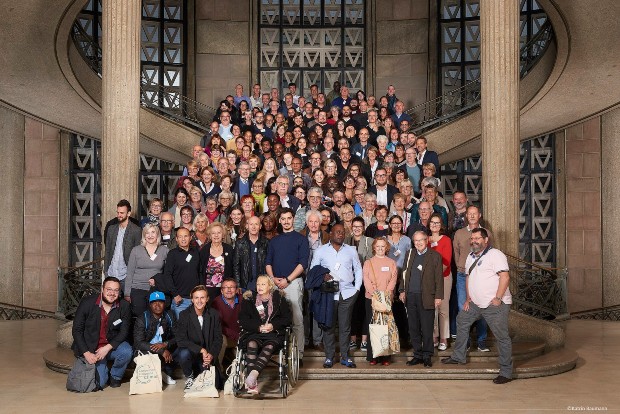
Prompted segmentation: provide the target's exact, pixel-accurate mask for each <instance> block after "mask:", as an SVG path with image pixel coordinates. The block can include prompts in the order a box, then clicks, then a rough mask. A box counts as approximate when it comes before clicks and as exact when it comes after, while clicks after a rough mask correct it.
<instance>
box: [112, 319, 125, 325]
mask: <svg viewBox="0 0 620 414" xmlns="http://www.w3.org/2000/svg"><path fill="white" fill-rule="evenodd" d="M121 323H123V321H122V320H121V319H117V320H115V321H114V322H112V325H114V326H117V325H120V324H121Z"/></svg>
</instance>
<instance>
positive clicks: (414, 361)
mask: <svg viewBox="0 0 620 414" xmlns="http://www.w3.org/2000/svg"><path fill="white" fill-rule="evenodd" d="M423 363H424V360H423V359H422V358H415V357H414V358H413V359H411V360H409V361H407V365H409V366H412V365H419V364H423Z"/></svg>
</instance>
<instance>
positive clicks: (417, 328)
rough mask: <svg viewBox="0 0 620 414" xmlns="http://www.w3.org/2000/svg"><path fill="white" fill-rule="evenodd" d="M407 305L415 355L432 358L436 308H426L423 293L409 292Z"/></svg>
mask: <svg viewBox="0 0 620 414" xmlns="http://www.w3.org/2000/svg"><path fill="white" fill-rule="evenodd" d="M406 306H407V318H408V319H409V339H411V346H413V356H414V358H420V359H424V358H430V357H432V356H433V354H434V353H435V347H434V345H433V325H434V323H435V309H424V305H423V303H422V294H421V293H411V292H409V293H407V304H406Z"/></svg>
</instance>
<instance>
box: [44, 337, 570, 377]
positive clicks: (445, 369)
mask: <svg viewBox="0 0 620 414" xmlns="http://www.w3.org/2000/svg"><path fill="white" fill-rule="evenodd" d="M543 351H544V345H541V344H539V343H535V342H517V343H514V344H513V356H514V366H515V371H514V377H515V378H534V377H543V376H548V375H556V374H560V373H562V372H566V371H570V370H571V369H573V368H575V366H576V364H577V359H578V355H577V354H576V353H575V352H574V351H571V350H567V349H559V350H555V351H551V352H549V353H543ZM493 352H494V349H493V347H492V348H491V353H493ZM475 353H477V351H476V352H473V351H472V352H470V354H469V356H468V363H467V364H466V365H444V364H441V362H440V358H443V357H444V356H449V355H450V350H449V349H448V351H445V354H444V353H443V352H442V353H440V355H439V356H438V355H437V354H435V357H433V366H432V367H431V368H425V367H423V366H419V365H416V366H413V367H410V366H407V365H405V362H406V361H407V360H408V359H409V358H410V357H407V356H405V354H404V353H401V354H399V355H395V356H393V358H392V361H393V363H392V364H391V365H390V366H387V367H385V366H382V365H375V366H371V365H369V363H368V362H366V360H365V355H363V354H362V353H361V352H359V351H358V353H356V356H355V358H356V363H357V368H355V369H351V368H347V367H344V366H342V365H340V364H339V363H337V364H335V365H334V367H333V368H330V369H326V368H323V359H324V355H323V354H321V353H320V352H319V351H315V350H310V351H307V352H306V353H305V355H304V367H303V368H301V369H300V374H299V376H300V379H306V380H307V379H326V380H331V379H333V380H336V379H351V380H354V379H492V378H495V377H496V376H497V374H498V372H499V368H498V366H497V362H496V358H497V356H495V357H492V356H489V357H486V356H484V357H481V358H487V359H486V360H484V361H480V360H478V359H477V358H478V356H477V355H474V354H475ZM308 354H310V355H308ZM319 354H320V355H319ZM442 354H443V355H442ZM484 354H485V355H487V354H489V353H484ZM527 355H530V356H529V357H526V356H527ZM492 358H495V360H493V359H492ZM43 359H44V361H45V364H46V365H47V367H48V368H50V369H51V370H54V371H57V372H61V373H64V374H66V373H68V372H69V370H70V369H71V366H72V364H73V360H74V357H73V353H72V352H71V350H68V349H65V348H53V349H50V350H48V351H47V352H45V353H44V354H43ZM129 371H130V370H128V372H127V375H129V377H130V376H131V373H130V372H129ZM127 375H126V376H127ZM276 375H277V371H276V370H275V369H272V368H268V369H266V371H265V372H264V375H263V377H266V378H271V377H275V376H276ZM177 376H178V377H179V378H180V376H181V375H180V372H177Z"/></svg>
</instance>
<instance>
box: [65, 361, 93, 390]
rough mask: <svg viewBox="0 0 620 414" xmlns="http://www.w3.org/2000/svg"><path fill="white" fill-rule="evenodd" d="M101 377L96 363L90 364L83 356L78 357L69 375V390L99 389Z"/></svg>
mask: <svg viewBox="0 0 620 414" xmlns="http://www.w3.org/2000/svg"><path fill="white" fill-rule="evenodd" d="M99 389H100V388H99V378H98V375H97V367H96V366H95V364H89V363H88V362H86V359H84V358H83V357H79V358H76V359H75V361H74V362H73V367H72V368H71V371H69V375H68V376H67V391H72V392H80V393H82V392H93V391H99Z"/></svg>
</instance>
